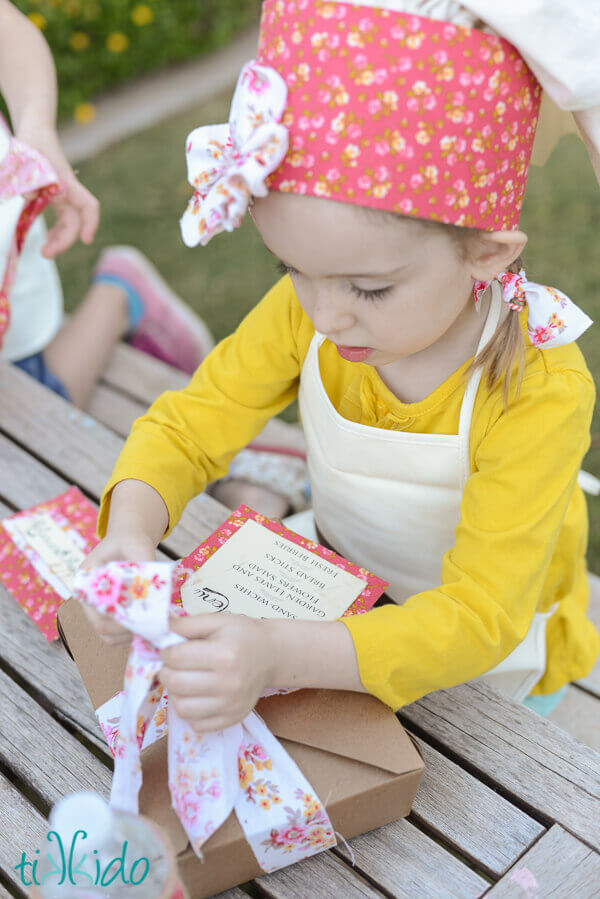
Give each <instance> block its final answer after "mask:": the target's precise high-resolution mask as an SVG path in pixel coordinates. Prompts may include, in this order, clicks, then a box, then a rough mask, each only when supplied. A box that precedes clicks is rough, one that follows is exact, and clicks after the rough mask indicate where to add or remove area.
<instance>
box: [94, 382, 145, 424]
mask: <svg viewBox="0 0 600 899" xmlns="http://www.w3.org/2000/svg"><path fill="white" fill-rule="evenodd" d="M147 408H148V407H147V405H146V404H145V403H140V402H139V401H138V400H134V399H132V398H131V397H129V396H125V395H124V394H122V393H119V392H118V391H117V390H115V389H114V388H112V387H108V386H107V385H106V384H99V385H98V387H97V388H96V390H95V391H94V395H93V396H92V398H91V400H90V402H89V404H88V407H87V410H86V411H87V414H88V415H91V416H92V417H93V418H95V419H96V421H99V422H101V423H102V424H103V425H106V427H107V428H111V430H113V431H114V432H115V434H120V435H121V437H127V435H128V434H129V432H130V430H131V425H132V424H133V422H134V421H135V419H136V418H139V417H140V415H143V414H144V412H145V411H146V409H147Z"/></svg>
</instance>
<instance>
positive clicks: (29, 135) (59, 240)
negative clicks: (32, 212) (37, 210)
mask: <svg viewBox="0 0 600 899" xmlns="http://www.w3.org/2000/svg"><path fill="white" fill-rule="evenodd" d="M16 136H17V137H18V138H19V140H22V141H23V142H24V143H26V144H28V145H29V146H30V147H33V148H34V150H38V152H40V153H41V154H42V156H45V157H46V159H47V160H48V162H50V164H51V165H52V167H53V169H54V171H55V172H56V174H57V175H58V177H59V178H60V180H61V183H62V187H63V189H62V191H61V192H60V193H59V194H57V196H56V197H54V198H53V199H52V201H51V205H52V207H53V209H54V211H55V213H56V222H55V223H54V225H53V227H52V228H51V229H50V231H49V232H48V237H47V240H46V243H45V244H44V247H43V250H42V252H43V254H44V256H46V257H47V258H49V259H50V258H52V257H54V256H57V255H58V254H59V253H64V251H65V250H68V249H69V247H70V246H71V245H72V244H73V243H75V241H76V240H77V238H78V237H79V238H81V241H82V242H83V243H85V244H90V243H91V242H92V241H93V239H94V235H95V234H96V229H97V228H98V221H99V219H100V204H99V202H98V200H97V199H96V197H94V196H93V194H91V193H90V192H89V190H87V188H85V187H84V186H83V184H81V182H80V181H78V180H77V177H76V175H75V173H74V171H73V169H72V168H71V166H70V165H69V163H68V161H67V158H66V156H65V154H64V152H63V149H62V147H61V145H60V142H59V140H58V135H57V134H56V131H55V130H54V128H50V127H47V126H46V127H44V126H40V125H39V124H38V123H37V122H36V123H31V124H28V123H27V122H22V123H21V124H20V126H19V128H18V130H17V134H16Z"/></svg>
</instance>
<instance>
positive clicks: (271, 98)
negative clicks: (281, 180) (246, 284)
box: [180, 61, 288, 247]
mask: <svg viewBox="0 0 600 899" xmlns="http://www.w3.org/2000/svg"><path fill="white" fill-rule="evenodd" d="M286 96H287V88H286V86H285V82H284V80H283V79H282V78H281V76H280V75H278V74H277V72H275V71H273V69H270V68H268V67H266V66H261V65H257V64H256V63H255V62H253V61H252V62H249V63H248V64H247V65H246V66H244V68H243V70H242V73H241V75H240V77H239V80H238V83H237V87H236V90H235V94H234V97H233V102H232V104H231V111H230V114H229V123H228V124H225V125H207V126H205V127H203V128H196V129H195V130H194V131H192V133H191V134H190V135H189V136H188V138H187V143H186V156H187V167H188V180H189V182H190V184H191V185H192V187H193V188H194V189H195V193H194V196H193V197H192V199H191V201H190V203H189V205H188V208H187V209H186V211H185V213H184V215H183V217H182V219H181V223H180V224H181V234H182V237H183V241H184V243H185V244H186V246H188V247H195V246H197V245H198V244H202V246H205V245H206V244H207V243H208V242H209V240H211V238H212V237H214V236H215V234H219V233H220V232H221V231H233V229H234V228H237V227H238V226H239V225H240V224H241V221H242V218H243V216H244V214H245V212H246V209H247V207H248V203H249V201H250V198H251V196H255V197H264V196H266V195H267V188H266V187H265V179H266V177H267V176H268V175H270V174H271V173H272V172H273V171H274V170H275V169H276V168H277V166H278V165H279V164H280V163H281V162H282V160H283V158H284V156H285V154H286V152H287V149H288V134H287V129H286V128H284V127H283V125H281V124H279V123H280V120H281V116H282V115H283V110H284V109H285V102H286Z"/></svg>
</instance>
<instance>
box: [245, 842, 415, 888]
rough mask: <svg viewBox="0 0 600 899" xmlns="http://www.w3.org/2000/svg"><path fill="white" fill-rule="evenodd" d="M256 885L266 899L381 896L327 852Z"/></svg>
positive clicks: (258, 881) (270, 876)
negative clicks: (267, 898)
mask: <svg viewBox="0 0 600 899" xmlns="http://www.w3.org/2000/svg"><path fill="white" fill-rule="evenodd" d="M256 884H257V886H258V887H259V888H260V890H261V892H263V893H264V894H265V895H266V896H269V897H270V899H299V897H305V896H306V897H308V896H318V897H328V899H329V897H331V899H333V897H338V896H339V897H340V899H341V897H343V899H360V897H365V896H366V897H370V899H372V897H375V896H382V895H383V894H382V893H381V892H380V891H379V890H377V889H375V888H374V887H373V886H371V884H369V883H367V881H365V880H363V878H362V877H360V876H359V875H358V874H357V873H356V872H354V871H353V870H352V868H350V867H349V866H348V865H346V864H344V862H342V861H340V859H338V858H337V857H336V856H335V855H333V853H331V852H322V853H321V854H320V855H315V856H313V857H312V858H309V859H306V860H305V861H303V862H298V863H297V864H295V865H290V867H288V868H282V869H281V870H280V871H276V872H275V873H274V874H266V875H265V876H264V877H259V878H257V880H256ZM424 886H426V885H424ZM422 895H426V893H422Z"/></svg>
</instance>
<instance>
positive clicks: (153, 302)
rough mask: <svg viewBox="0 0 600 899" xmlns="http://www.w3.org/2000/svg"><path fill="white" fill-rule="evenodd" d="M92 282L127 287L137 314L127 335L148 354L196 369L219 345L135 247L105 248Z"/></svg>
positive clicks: (180, 366) (186, 368)
mask: <svg viewBox="0 0 600 899" xmlns="http://www.w3.org/2000/svg"><path fill="white" fill-rule="evenodd" d="M93 281H95V282H105V283H110V284H117V285H118V286H120V287H122V288H123V290H125V292H126V293H127V297H128V302H129V305H130V313H131V312H132V310H133V316H132V317H133V319H134V320H135V319H136V318H137V319H138V321H137V323H136V324H135V325H134V327H133V329H132V332H131V334H130V336H129V338H128V340H129V343H131V345H132V346H135V347H137V348H138V349H140V350H142V351H143V352H144V353H148V354H149V355H150V356H156V358H158V359H162V361H163V362H168V363H169V365H173V366H175V368H179V369H181V370H182V371H185V372H187V373H188V374H192V372H194V371H195V370H196V369H197V368H198V366H199V365H200V363H201V362H202V360H203V359H204V357H205V356H206V355H208V353H209V352H210V351H211V350H212V348H213V346H214V345H215V342H214V340H213V337H212V334H211V333H210V331H209V330H208V328H207V326H206V325H205V324H204V322H203V321H202V319H201V318H200V317H199V316H198V315H196V314H195V312H193V310H192V309H190V307H189V306H188V305H187V304H186V303H185V302H184V301H183V300H182V299H180V297H178V296H177V295H176V294H175V293H174V292H173V291H172V290H171V288H170V287H169V285H168V284H167V283H166V281H164V279H163V278H162V277H161V276H160V274H159V273H158V272H157V270H156V269H155V268H154V266H153V265H152V263H151V262H150V261H149V260H148V259H146V257H145V256H144V255H143V253H140V251H139V250H136V249H135V248H134V247H127V246H122V247H107V248H106V249H105V250H104V251H103V253H102V254H101V256H100V258H99V260H98V263H97V265H96V268H95V269H94V276H93Z"/></svg>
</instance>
